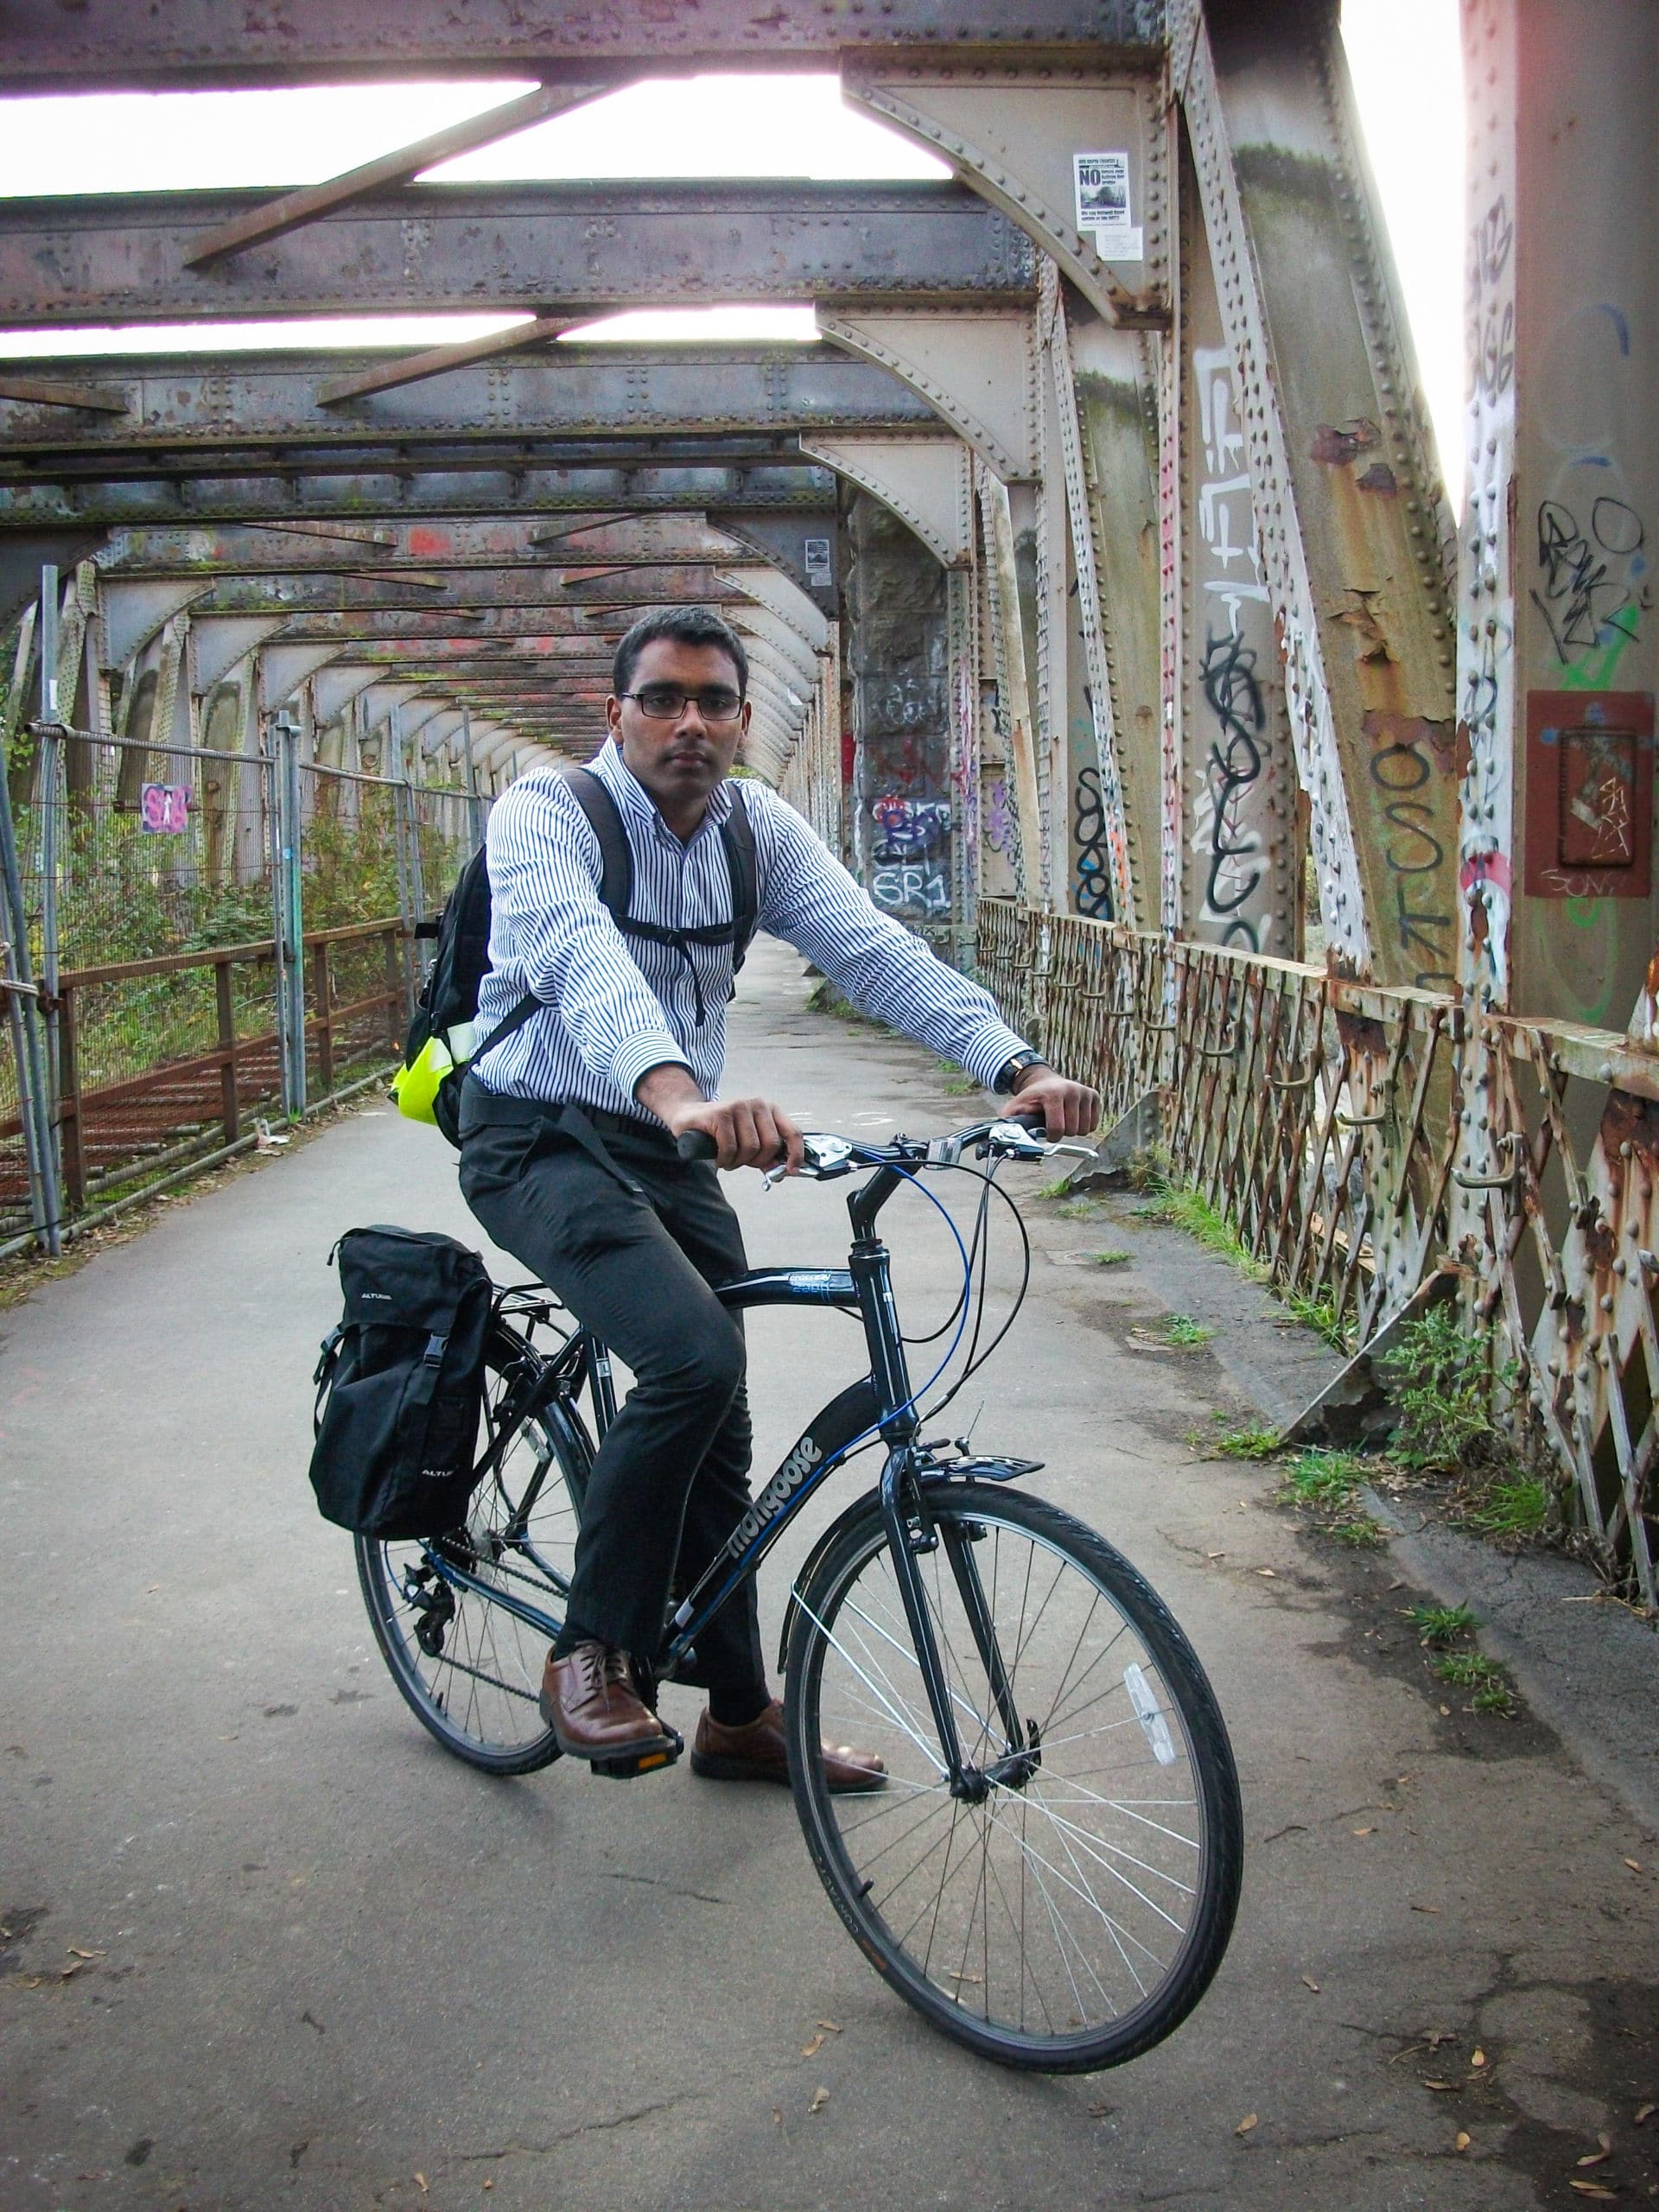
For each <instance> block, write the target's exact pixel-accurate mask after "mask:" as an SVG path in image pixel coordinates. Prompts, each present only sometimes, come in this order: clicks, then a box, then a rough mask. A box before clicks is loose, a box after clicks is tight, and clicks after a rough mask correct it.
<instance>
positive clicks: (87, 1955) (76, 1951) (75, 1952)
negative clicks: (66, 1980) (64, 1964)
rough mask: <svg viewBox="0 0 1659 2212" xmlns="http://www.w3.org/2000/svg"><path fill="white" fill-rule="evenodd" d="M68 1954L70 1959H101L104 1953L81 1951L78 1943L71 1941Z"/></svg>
mask: <svg viewBox="0 0 1659 2212" xmlns="http://www.w3.org/2000/svg"><path fill="white" fill-rule="evenodd" d="M69 1955H70V1957H71V1958H72V1959H101V1958H102V1957H103V1955H104V1954H103V1952H102V1951H83V1950H82V1949H81V1948H80V1946H79V1944H78V1943H72V1944H71V1945H70V1946H69Z"/></svg>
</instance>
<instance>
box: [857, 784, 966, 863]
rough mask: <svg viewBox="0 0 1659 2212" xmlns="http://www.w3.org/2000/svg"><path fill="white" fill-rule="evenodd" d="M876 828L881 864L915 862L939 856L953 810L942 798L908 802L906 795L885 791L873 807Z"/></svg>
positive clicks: (877, 854) (874, 802) (947, 832)
mask: <svg viewBox="0 0 1659 2212" xmlns="http://www.w3.org/2000/svg"><path fill="white" fill-rule="evenodd" d="M870 817H871V819H872V820H873V821H874V823H875V826H876V831H877V836H876V842H875V846H874V858H875V859H876V860H878V861H913V860H920V859H922V858H923V857H924V855H927V854H930V853H936V852H937V851H938V849H939V848H940V847H941V846H942V845H943V844H944V840H945V837H946V836H947V835H948V834H949V831H950V804H949V803H948V802H947V801H946V800H944V799H942V798H906V796H905V795H904V793H903V792H902V791H883V792H882V794H881V796H880V798H877V799H874V800H872V802H871V804H870Z"/></svg>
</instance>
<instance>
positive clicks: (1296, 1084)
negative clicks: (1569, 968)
mask: <svg viewBox="0 0 1659 2212" xmlns="http://www.w3.org/2000/svg"><path fill="white" fill-rule="evenodd" d="M978 964H979V971H980V975H981V977H982V980H983V982H985V984H986V985H987V987H988V988H989V989H990V990H991V991H992V992H993V993H995V995H996V997H997V998H998V1000H999V1001H1000V1002H1001V1004H1002V1006H1003V1007H1005V1008H1006V1009H1007V1011H1008V1014H1009V1017H1010V1019H1011V1020H1014V1023H1015V1024H1016V1026H1017V1027H1020V1028H1021V1029H1022V1030H1023V1031H1024V1032H1025V1033H1027V1034H1029V1035H1031V1036H1033V1038H1034V1039H1037V1040H1038V1041H1039V1042H1040V1043H1041V1044H1042V1045H1043V1046H1045V1047H1046V1050H1047V1051H1048V1052H1050V1053H1051V1054H1052V1057H1053V1058H1054V1059H1055V1060H1056V1061H1057V1062H1058V1064H1060V1065H1064V1066H1065V1069H1066V1070H1067V1071H1068V1073H1071V1074H1072V1075H1075V1076H1077V1077H1084V1078H1085V1079H1087V1080H1089V1081H1091V1082H1094V1083H1096V1084H1098V1085H1099V1086H1100V1087H1101V1089H1102V1090H1103V1094H1104V1096H1105V1098H1106V1102H1107V1109H1108V1111H1107V1119H1108V1122H1112V1121H1114V1120H1116V1119H1117V1118H1120V1117H1122V1116H1125V1115H1128V1113H1130V1112H1131V1111H1132V1110H1133V1109H1135V1108H1136V1107H1137V1106H1138V1105H1140V1104H1141V1103H1142V1102H1143V1101H1145V1100H1147V1099H1148V1098H1154V1099H1156V1100H1157V1101H1158V1103H1159V1104H1160V1108H1161V1112H1160V1117H1159V1119H1160V1128H1161V1133H1162V1144H1163V1147H1164V1148H1165V1150H1166V1153H1167V1154H1168V1159H1169V1165H1170V1169H1171V1172H1172V1173H1173V1175H1174V1176H1175V1177H1177V1178H1178V1179H1179V1180H1180V1181H1181V1182H1183V1183H1184V1184H1187V1185H1192V1187H1194V1188H1196V1189H1197V1190H1198V1192H1200V1193H1201V1194H1202V1195H1203V1197H1204V1198H1205V1200H1206V1201H1207V1202H1208V1204H1209V1205H1211V1206H1212V1207H1214V1208H1215V1209H1216V1211H1217V1212H1219V1213H1220V1214H1222V1215H1223V1216H1224V1217H1225V1219H1226V1220H1227V1222H1228V1223H1229V1224H1230V1225H1231V1227H1232V1228H1233V1230H1235V1231H1236V1234H1237V1236H1238V1237H1239V1239H1240V1241H1241V1243H1243V1245H1244V1246H1245V1247H1246V1248H1247V1249H1248V1250H1249V1252H1250V1253H1251V1255H1253V1256H1254V1257H1255V1259H1257V1260H1258V1261H1259V1262H1261V1263H1262V1266H1263V1267H1264V1268H1266V1269H1267V1271H1268V1274H1269V1276H1270V1278H1271V1280H1272V1281H1273V1282H1274V1284H1275V1286H1276V1287H1278V1288H1279V1289H1280V1290H1281V1292H1284V1293H1286V1294H1293V1295H1294V1296H1295V1297H1296V1298H1297V1299H1299V1300H1303V1301H1305V1310H1308V1311H1310V1312H1311V1313H1312V1315H1313V1318H1315V1319H1318V1320H1319V1323H1320V1325H1322V1326H1324V1327H1325V1329H1326V1330H1327V1332H1329V1333H1330V1334H1332V1337H1333V1338H1336V1339H1338V1340H1339V1341H1340V1342H1341V1343H1343V1344H1344V1346H1345V1347H1346V1348H1347V1349H1348V1350H1349V1351H1350V1352H1351V1353H1354V1354H1358V1353H1360V1352H1362V1351H1364V1350H1365V1348H1366V1347H1367V1346H1368V1345H1370V1344H1373V1343H1374V1342H1375V1341H1376V1338H1378V1336H1379V1335H1380V1334H1381V1332H1383V1329H1384V1328H1386V1327H1387V1326H1388V1325H1389V1324H1390V1323H1391V1322H1393V1321H1395V1319H1397V1318H1398V1317H1399V1316H1400V1315H1401V1313H1402V1312H1403V1311H1404V1309H1405V1308H1406V1307H1407V1306H1408V1305H1409V1304H1410V1302H1411V1300H1413V1298H1414V1296H1417V1295H1418V1294H1421V1293H1423V1292H1424V1291H1425V1290H1426V1289H1427V1287H1428V1286H1429V1284H1430V1281H1431V1278H1433V1277H1434V1276H1436V1275H1441V1274H1443V1275H1447V1276H1449V1277H1451V1278H1452V1280H1453V1281H1454V1283H1455V1287H1456V1288H1457V1290H1458V1293H1459V1296H1460V1298H1461V1300H1462V1304H1463V1310H1464V1313H1465V1317H1466V1319H1467V1322H1468V1325H1470V1327H1471V1328H1472V1329H1475V1330H1478V1331H1481V1332H1486V1333H1487V1335H1488V1336H1489V1338H1490V1341H1491V1345H1492V1351H1493V1357H1492V1362H1491V1373H1492V1378H1493V1389H1494V1395H1495V1401H1496V1402H1497V1408H1498V1409H1499V1410H1500V1411H1501V1412H1503V1414H1505V1415H1506V1417H1508V1418H1510V1419H1514V1418H1516V1405H1517V1402H1518V1403H1519V1405H1520V1406H1522V1407H1529V1408H1530V1418H1531V1420H1532V1421H1533V1423H1534V1424H1535V1433H1536V1435H1537V1438H1538V1439H1539V1440H1541V1442H1542V1444H1543V1445H1544V1446H1545V1447H1546V1448H1547V1450H1548V1452H1549V1454H1550V1455H1551V1457H1552V1458H1553V1459H1554V1462H1555V1464H1556V1465H1557V1467H1558V1468H1559V1470H1560V1475H1561V1478H1562V1480H1563V1482H1564V1483H1565V1484H1567V1486H1568V1488H1569V1490H1570V1495H1571V1497H1572V1498H1573V1501H1574V1503H1575V1506H1576V1516H1577V1519H1578V1521H1579V1522H1580V1524H1581V1526H1582V1529H1584V1531H1585V1532H1586V1535H1587V1537H1588V1539H1589V1541H1591V1542H1592V1544H1593V1545H1594V1546H1595V1547H1597V1548H1599V1550H1600V1552H1601V1554H1602V1555H1603V1558H1604V1560H1605V1563H1606V1564H1607V1565H1608V1566H1609V1567H1610V1568H1611V1569H1612V1570H1613V1571H1615V1572H1618V1573H1628V1574H1629V1575H1630V1578H1631V1580H1632V1581H1633V1582H1634V1584H1635V1586H1636V1587H1637V1589H1638V1590H1639V1592H1640V1593H1641V1596H1642V1598H1643V1601H1644V1602H1645V1603H1646V1604H1648V1605H1653V1604H1655V1603H1656V1601H1659V1588H1656V1568H1655V1560H1656V1554H1659V1486H1656V1484H1655V1481H1654V1477H1653V1468H1654V1463H1655V1460H1656V1458H1659V1325H1656V1313H1655V1303H1654V1299H1655V1286H1656V1282H1659V1198H1656V1192H1659V1054H1656V1053H1653V1052H1644V1051H1643V1050H1642V1049H1641V1048H1640V1047H1639V1046H1634V1045H1632V1044H1631V1042H1630V1039H1627V1038H1625V1037H1623V1036H1618V1035H1615V1034H1613V1033H1610V1032H1604V1031H1599V1030H1590V1029H1584V1028H1578V1027H1570V1026H1566V1025H1560V1024H1551V1023H1548V1022H1543V1021H1537V1020H1522V1019H1519V1018H1516V1017H1513V1016H1496V1017H1495V1016H1489V1015H1481V1014H1478V1013H1471V1009H1470V1008H1469V1007H1467V1006H1466V1005H1465V1002H1464V1001H1460V1000H1458V999H1452V998H1447V997H1439V996H1436V995H1433V994H1432V993H1429V992H1424V991H1414V990H1408V989H1382V988H1377V987H1376V986H1374V985H1371V984H1368V983H1359V982H1351V981H1348V980H1345V979H1344V978H1343V977H1341V976H1332V975H1327V974H1326V973H1325V972H1324V971H1323V970H1322V969H1316V968H1311V967H1305V966H1302V965H1300V963H1295V962H1291V961H1280V960H1270V959H1265V958H1262V957H1259V956H1255V955H1249V954H1244V953H1237V952H1231V951H1225V950H1222V949H1220V948H1219V947H1217V946H1212V945H1201V944H1189V943H1185V942H1183V941H1180V940H1177V939H1166V938H1162V937H1158V936H1154V935H1150V934H1144V933H1141V932H1139V931H1134V930H1131V929H1127V928H1124V927H1122V926H1120V925H1115V924H1109V923H1098V922H1088V921H1084V920H1082V919H1080V918H1076V917H1071V916H1064V917H1062V916H1053V915H1046V914H1041V913H1038V912H1033V911H1032V910H1031V909H1029V908H1025V907H1021V906H1017V905H1015V904H1014V902H1013V901H1011V900H1007V899H992V900H986V901H984V902H982V905H981V906H980V910H979V934H978Z"/></svg>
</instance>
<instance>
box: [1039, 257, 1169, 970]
mask: <svg viewBox="0 0 1659 2212" xmlns="http://www.w3.org/2000/svg"><path fill="white" fill-rule="evenodd" d="M1060 313H1061V315H1062V317H1063V320H1064V331H1065V340H1066V342H1067V346H1068V347H1069V351H1070V356H1071V377H1070V379H1069V393H1068V390H1067V381H1066V379H1065V378H1064V377H1063V375H1062V361H1061V356H1060V351H1059V348H1058V346H1053V347H1052V348H1051V358H1052V374H1053V376H1054V378H1055V380H1056V381H1055V402H1054V404H1055V409H1056V413H1057V416H1058V424H1059V431H1060V442H1061V448H1062V461H1063V467H1064V472H1065V487H1066V498H1067V501H1068V504H1069V506H1070V510H1071V543H1072V549H1073V556H1074V559H1075V562H1076V565H1077V598H1078V617H1079V620H1080V624H1081V627H1082V632H1083V644H1084V656H1085V660H1086V663H1087V666H1088V671H1089V695H1090V696H1089V705H1090V716H1091V720H1092V721H1093V724H1094V728H1095V732H1096V743H1097V746H1098V748H1099V751H1100V756H1101V758H1100V767H1099V775H1100V784H1101V792H1100V798H1101V804H1100V810H1099V821H1098V824H1097V831H1098V838H1099V841H1100V842H1101V843H1102V844H1103V847H1104V854H1103V859H1104V861H1105V862H1106V872H1107V874H1109V878H1110V880H1111V883H1112V887H1113V896H1114V904H1115V910H1116V912H1117V914H1118V916H1119V917H1120V918H1122V919H1124V920H1128V918H1131V917H1133V918H1135V921H1136V923H1137V924H1138V925H1139V926H1140V927H1141V928H1142V929H1153V928H1156V926H1157V925H1158V918H1159V906H1160V888H1159V887H1160V862H1159V822H1160V727H1159V721H1160V715H1159V707H1160V698H1161V696H1162V681H1161V662H1160V640H1159V590H1158V546H1159V535H1158V494H1157V466H1158V463H1157V402H1156V368H1155V364H1154V362H1153V361H1152V359H1150V358H1149V355H1150V351H1151V348H1152V347H1153V346H1154V344H1155V343H1156V342H1157V341H1155V340H1153V339H1151V338H1149V337H1147V335H1145V334H1141V333H1137V332H1132V331H1122V330H1117V329H1115V328H1114V327H1112V326H1111V325H1110V324H1109V323H1107V322H1105V321H1103V320H1102V319H1101V317H1099V316H1098V315H1096V314H1095V313H1094V312H1093V310H1092V309H1091V308H1090V307H1089V305H1088V303H1087V302H1085V301H1084V300H1083V298H1082V297H1081V296H1080V295H1079V294H1078V293H1077V292H1076V291H1075V290H1071V291H1070V293H1069V295H1067V294H1065V293H1064V292H1063V295H1062V300H1061V303H1060ZM1114 775H1115V776H1116V785H1117V799H1116V807H1115V806H1114V802H1113V795H1112V781H1113V778H1114ZM1072 827H1073V834H1074V837H1075V838H1076V840H1077V844H1078V848H1079V853H1081V851H1082V849H1083V845H1084V842H1085V841H1084V837H1083V836H1081V835H1080V834H1079V825H1078V823H1077V822H1076V821H1074V823H1073V825H1072ZM1083 827H1084V829H1090V830H1094V829H1096V824H1095V823H1093V822H1092V821H1090V820H1089V819H1088V817H1087V810H1086V808H1085V811H1084V823H1083ZM1126 871H1127V876H1128V881H1127V883H1126V882H1125V880H1124V876H1125V872H1126Z"/></svg>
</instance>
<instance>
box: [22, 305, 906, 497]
mask: <svg viewBox="0 0 1659 2212" xmlns="http://www.w3.org/2000/svg"><path fill="white" fill-rule="evenodd" d="M508 335H511V334H510V333H509V334H508ZM357 365H358V366H360V367H361V368H362V369H363V370H364V371H365V372H371V371H372V370H374V369H375V367H376V363H375V362H374V361H372V360H370V359H364V360H362V361H361V362H360V363H359V364H357ZM352 366H353V364H351V363H350V361H349V359H348V360H346V361H345V362H342V361H341V360H340V359H339V358H338V357H334V358H332V359H331V358H329V357H327V356H307V355H303V354H301V355H297V356H296V355H294V354H259V355H238V356H235V357H226V358H225V359H220V360H219V361H214V360H212V359H207V360H204V359H202V358H201V357H200V355H181V356H180V357H178V358H177V359H160V360H149V359H145V360H143V361H138V360H135V359H130V358H129V359H125V360H122V361H117V360H113V359H107V360H100V361H99V362H98V363H97V364H96V367H97V370H98V373H99V380H100V382H101V383H103V384H106V385H108V386H109V387H110V389H111V391H118V392H119V393H120V394H121V395H122V396H123V397H124V399H125V402H126V410H127V411H126V413H125V414H124V416H119V417H111V416H98V417H96V418H94V419H93V420H92V422H90V423H75V424H73V425H66V424H65V423H64V422H63V420H62V416H63V411H64V410H62V409H61V408H57V407H47V406H42V405H41V404H39V403H38V402H35V401H32V400H8V399H3V398H0V456H3V457H4V458H5V460H7V461H16V459H17V458H18V457H20V456H22V455H25V454H28V455H31V456H35V457H36V458H37V459H38V460H39V461H41V462H42V463H44V464H46V465H48V466H49V461H48V456H51V457H54V458H58V459H61V458H63V457H66V456H69V455H86V456H91V457H95V458H96V460H97V461H98V462H99V466H100V467H107V466H108V463H109V461H110V460H111V458H112V457H114V456H116V455H118V454H135V455H136V454H149V455H154V454H178V455H181V456H182V455H185V454H189V455H192V456H197V457H199V456H200V453H201V452H202V451H203V450H204V449H211V448H216V447H217V448H237V447H239V446H245V445H256V446H275V447H277V448H280V450H281V454H282V455H283V457H284V459H285V461H286V464H287V465H288V466H289V467H292V466H295V465H296V464H297V462H298V460H299V456H300V455H301V454H302V453H304V452H306V451H307V450H308V448H328V447H347V446H352V445H356V446H359V447H362V446H368V447H373V446H376V445H384V444H385V443H386V442H388V441H395V442H397V445H398V446H399V447H400V448H401V447H404V446H417V445H419V444H421V443H423V442H429V441H439V442H442V441H454V439H456V438H457V437H461V438H467V437H469V436H470V435H474V434H476V435H485V436H488V437H492V438H493V439H494V440H496V441H501V440H505V439H509V438H511V439H513V440H519V439H523V438H527V437H528V438H533V437H559V436H563V437H571V436H580V435H593V436H618V435H620V436H629V435H632V436H633V437H635V438H639V437H642V436H645V437H650V438H652V439H653V440H654V439H655V438H656V437H657V436H658V435H661V434H674V433H679V434H681V435H687V436H692V437H696V438H699V439H702V438H707V437H709V436H711V435H715V434H717V433H720V432H721V431H729V432H739V433H741V432H744V431H757V430H758V431H767V432H775V433H788V432H793V431H797V430H807V429H814V428H816V427H817V426H819V425H828V426H834V427H836V428H837V429H839V428H842V427H849V428H851V427H863V426H872V427H874V426H889V425H892V426H902V425H908V424H914V423H921V422H925V421H927V420H928V419H929V416H930V410H929V409H928V406H927V404H926V403H925V401H924V400H921V399H919V398H918V397H915V396H914V395H913V394H912V393H910V392H909V391H906V389H905V387H904V386H903V385H901V384H900V383H899V381H898V379H897V378H893V377H891V376H889V375H887V373H886V372H884V371H882V370H880V369H878V368H874V367H873V366H871V365H869V364H868V363H866V362H863V361H856V360H853V359H849V356H848V355H847V354H846V353H843V352H842V350H841V349H840V348H839V347H838V346H723V347H708V346H650V347H639V348H635V347H632V346H559V347H557V348H556V352H554V353H550V354H549V353H543V354H542V355H540V356H535V357H526V358H524V359H517V360H505V359H502V360H496V361H493V362H490V363H488V364H474V365H471V366H461V367H457V368H454V369H452V370H450V372H448V374H446V375H442V376H440V377H436V378H432V379H430V380H429V381H425V382H423V383H420V384H416V385H409V386H407V387H405V388H403V389H399V390H397V391H379V392H375V393H373V394H372V395H370V396H368V397H362V398H358V399H349V400H341V401H340V402H339V403H338V404H331V405H328V406H327V407H324V406H322V405H321V404H319V398H318V394H319V390H320V388H321V387H323V386H326V385H329V384H330V383H331V382H333V383H338V382H339V381H340V379H339V378H333V377H331V373H330V372H332V371H334V370H337V369H341V368H346V367H352ZM192 465H199V459H197V460H195V461H193V463H192Z"/></svg>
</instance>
